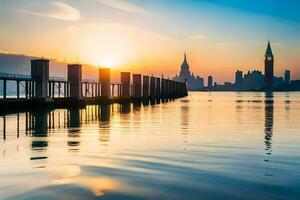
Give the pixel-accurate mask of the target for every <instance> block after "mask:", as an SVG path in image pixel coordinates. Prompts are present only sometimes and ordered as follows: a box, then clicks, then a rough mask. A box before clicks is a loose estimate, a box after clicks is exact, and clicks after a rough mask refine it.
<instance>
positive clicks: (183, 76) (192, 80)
mask: <svg viewBox="0 0 300 200" xmlns="http://www.w3.org/2000/svg"><path fill="white" fill-rule="evenodd" d="M173 80H175V81H182V82H184V81H186V82H187V89H188V90H201V89H203V87H204V80H203V78H200V77H199V76H194V74H193V73H191V72H190V66H189V64H188V62H187V58H186V53H184V60H183V63H182V65H181V70H180V73H179V76H177V75H176V76H175V77H174V78H173Z"/></svg>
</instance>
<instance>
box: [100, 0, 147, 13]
mask: <svg viewBox="0 0 300 200" xmlns="http://www.w3.org/2000/svg"><path fill="white" fill-rule="evenodd" d="M98 2H99V3H101V4H103V5H106V6H109V7H112V8H115V9H119V10H123V11H126V12H130V13H136V14H142V15H148V16H149V15H151V14H150V13H149V12H148V11H147V10H145V9H143V8H141V7H139V6H137V5H134V4H132V3H129V2H125V1H122V0H98Z"/></svg>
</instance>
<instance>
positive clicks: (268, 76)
mask: <svg viewBox="0 0 300 200" xmlns="http://www.w3.org/2000/svg"><path fill="white" fill-rule="evenodd" d="M273 76H274V56H273V53H272V49H271V44H270V41H268V47H267V50H266V54H265V88H266V89H268V90H270V89H272V86H273Z"/></svg>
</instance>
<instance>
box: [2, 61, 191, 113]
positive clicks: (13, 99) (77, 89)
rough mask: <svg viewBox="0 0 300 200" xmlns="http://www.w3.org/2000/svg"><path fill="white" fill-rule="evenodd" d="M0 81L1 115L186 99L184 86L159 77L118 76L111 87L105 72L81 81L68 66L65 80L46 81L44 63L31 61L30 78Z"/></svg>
mask: <svg viewBox="0 0 300 200" xmlns="http://www.w3.org/2000/svg"><path fill="white" fill-rule="evenodd" d="M0 81H2V82H3V89H2V96H1V97H0V110H1V111H9V110H12V109H22V108H39V107H41V106H42V107H43V106H54V107H70V106H76V105H80V106H84V105H88V104H94V105H102V104H110V103H130V102H142V101H167V100H169V99H175V98H180V97H184V96H187V87H186V83H185V82H178V81H174V80H170V79H165V78H163V76H162V77H154V76H148V75H142V74H131V73H130V72H121V80H120V82H117V83H113V82H111V77H110V69H109V68H99V69H98V80H84V79H82V65H80V64H70V65H68V66H67V77H50V76H49V60H47V59H37V60H32V61H31V74H30V75H22V74H8V73H0ZM8 82H14V83H16V92H15V93H16V95H15V96H8V87H7V83H8ZM21 89H22V91H23V92H21ZM0 95H1V94H0Z"/></svg>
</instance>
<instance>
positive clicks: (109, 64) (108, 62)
mask: <svg viewBox="0 0 300 200" xmlns="http://www.w3.org/2000/svg"><path fill="white" fill-rule="evenodd" d="M100 64H101V66H103V67H108V68H112V67H113V60H112V59H111V58H109V57H107V58H103V59H102V60H101V63H100Z"/></svg>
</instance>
